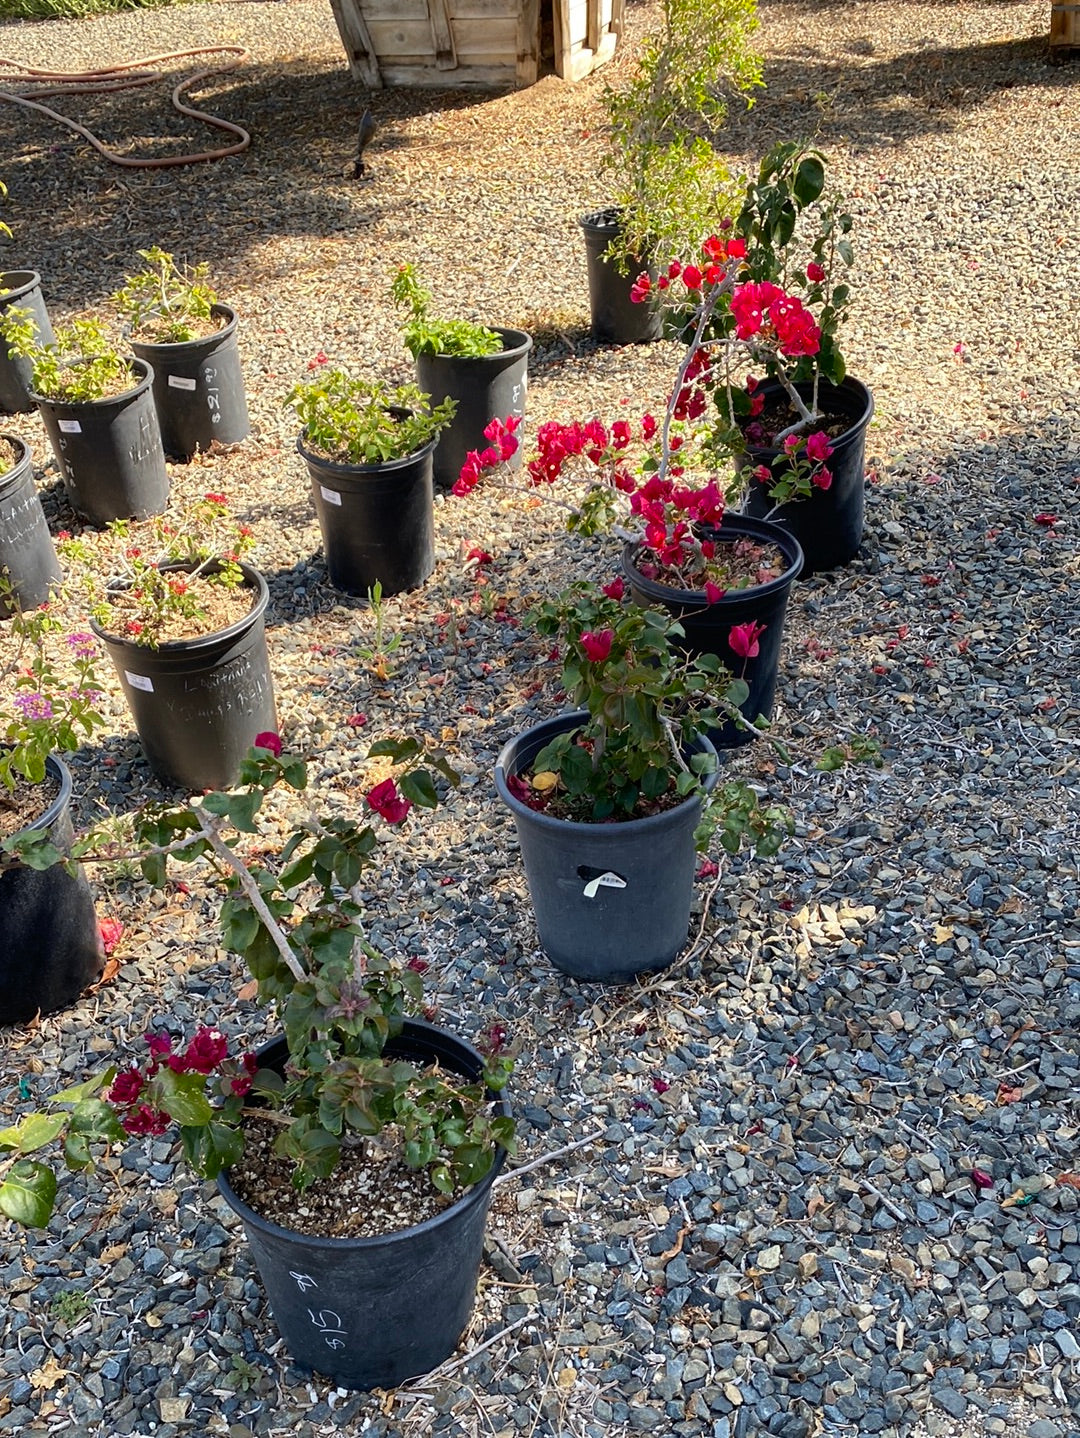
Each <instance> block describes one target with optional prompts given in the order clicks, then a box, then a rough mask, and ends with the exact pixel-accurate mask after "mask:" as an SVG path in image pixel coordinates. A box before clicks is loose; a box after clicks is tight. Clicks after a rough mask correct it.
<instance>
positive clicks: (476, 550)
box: [465, 544, 492, 566]
mask: <svg viewBox="0 0 1080 1438" xmlns="http://www.w3.org/2000/svg"><path fill="white" fill-rule="evenodd" d="M465 558H466V559H467V560H468V559H474V560H475V561H476V563H477V565H478V566H479V565H481V564H490V563H491V560H492V556H491V555H490V554H489V553H488V552H487V550H486V549H481V548H480V547H479V546H478V545H475V544H474V545H473V547H472V549H470V550H469V552H468V554H467V555H466V556H465Z"/></svg>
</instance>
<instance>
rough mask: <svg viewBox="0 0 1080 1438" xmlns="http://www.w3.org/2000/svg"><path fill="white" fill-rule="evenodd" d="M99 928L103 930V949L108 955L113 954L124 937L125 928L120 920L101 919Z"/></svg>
mask: <svg viewBox="0 0 1080 1438" xmlns="http://www.w3.org/2000/svg"><path fill="white" fill-rule="evenodd" d="M98 928H99V929H100V930H101V947H102V948H103V949H104V950H105V952H106V954H111V953H112V951H113V949H115V948H116V946H117V944H118V943H119V942H120V940H121V939H122V938H123V936H124V926H123V924H122V923H121V922H120V920H119V919H100V920H99V921H98Z"/></svg>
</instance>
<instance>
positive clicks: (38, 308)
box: [0, 270, 56, 414]
mask: <svg viewBox="0 0 1080 1438" xmlns="http://www.w3.org/2000/svg"><path fill="white" fill-rule="evenodd" d="M9 309H21V310H29V311H30V314H31V316H32V317H33V321H34V326H35V328H36V329H37V334H38V339H39V341H40V342H41V343H42V344H47V345H51V344H53V343H55V340H56V336H55V335H54V334H53V327H52V325H51V323H50V322H49V314H48V311H47V310H46V308H45V299H44V296H43V295H42V293H41V276H40V275H39V274H38V272H37V271H36V270H3V271H0V310H9ZM33 370H34V366H33V362H32V361H31V360H29V359H19V358H16V356H14V355H13V354H11V353H10V352H9V350H8V347H7V343H6V342H5V341H4V340H0V410H3V411H5V413H7V414H28V413H29V412H30V411H31V410H32V409H34V408H36V405H37V401H36V400H35V399H34V397H33V395H32V393H31V380H32V377H33Z"/></svg>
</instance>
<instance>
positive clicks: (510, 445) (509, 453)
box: [453, 414, 521, 497]
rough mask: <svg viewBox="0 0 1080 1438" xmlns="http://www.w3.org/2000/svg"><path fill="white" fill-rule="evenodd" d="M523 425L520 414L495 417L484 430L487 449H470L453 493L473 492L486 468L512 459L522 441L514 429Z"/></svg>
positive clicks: (464, 493)
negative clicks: (501, 417) (503, 417)
mask: <svg viewBox="0 0 1080 1438" xmlns="http://www.w3.org/2000/svg"><path fill="white" fill-rule="evenodd" d="M520 425H521V416H520V415H519V414H510V415H507V417H506V418H505V419H493V420H492V421H491V423H490V424H489V425H488V426H487V427H486V428H485V430H484V438H485V439H486V440H488V441H489V443H488V447H487V449H482V450H475V449H473V450H470V451H469V453H468V455H467V456H466V458H465V463H464V465H462V468H461V473H460V474H459V475H458V477H457V479H456V480H455V481H454V487H453V493H454V494H456V495H458V496H459V497H461V496H462V495H466V494H469V493H471V492H472V490H474V489H475V488H476V486H477V485H478V484H479V483H480V480H481V477H482V476H483V473H484V471H485V470H486V469H494V467H495V466H496V465H497V464H500V463H505V462H506V461H507V460H509V459H512V458H513V456H514V455H515V454H517V451H518V445H519V444H520V441H519V440H518V438H517V437H516V435H515V433H514V431H515V430H516V429H518V428H519V427H520Z"/></svg>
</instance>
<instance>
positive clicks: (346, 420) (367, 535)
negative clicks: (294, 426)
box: [286, 350, 456, 595]
mask: <svg viewBox="0 0 1080 1438" xmlns="http://www.w3.org/2000/svg"><path fill="white" fill-rule="evenodd" d="M309 368H310V369H311V371H312V375H311V378H310V379H309V380H308V381H306V382H304V383H301V384H298V385H296V386H295V387H294V388H293V389H292V390H291V392H290V393H289V395H288V397H287V399H286V403H287V404H289V405H291V406H292V408H293V409H294V410H295V412H296V414H297V415H298V416H299V419H300V423H301V424H302V425H303V429H302V430H301V432H300V435H299V438H298V439H297V441H296V448H297V450H298V451H299V453H300V455H301V457H302V458H303V460H304V463H305V464H306V465H307V468H308V474H309V476H310V479H311V493H312V498H313V499H314V502H315V513H316V515H317V516H318V520H319V529H320V531H321V533H322V541H323V550H324V552H325V554H326V567H327V570H328V572H329V575H330V583H331V584H332V585H333V586H334V588H335V589H340V590H342V591H343V592H344V593H346V594H360V595H367V594H368V593H369V592H370V591H371V590H372V589H373V588H374V586H375V584H376V583H378V584H380V585H381V587H382V593H383V594H384V595H391V594H398V593H399V592H400V591H401V590H404V589H415V588H416V587H417V586H418V585H420V584H423V582H424V580H425V579H426V578H427V577H428V575H429V574H430V573H431V571H432V569H433V568H434V567H435V507H434V486H433V480H432V454H433V453H434V450H435V444H436V442H437V440H438V438H439V435H440V434H441V433H442V431H443V430H444V429H445V428H446V426H447V425H448V424H449V423H450V421H451V420H452V419H453V417H454V411H455V408H456V405H455V401H454V400H452V399H444V400H443V401H442V402H441V403H439V404H437V405H434V406H432V405H430V403H429V400H428V397H427V396H426V395H424V394H422V393H421V392H420V390H419V389H418V388H417V387H416V385H401V386H398V387H397V388H394V387H391V386H389V385H385V384H381V383H379V382H378V381H376V380H370V379H363V378H361V377H359V376H354V375H351V374H349V373H348V371H346V370H344V369H341V368H337V367H334V366H331V365H330V363H329V361H328V360H327V358H326V355H325V354H323V352H322V351H321V350H320V352H319V354H318V356H317V357H316V358H315V359H313V360H312V361H311V362H310V365H309Z"/></svg>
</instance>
